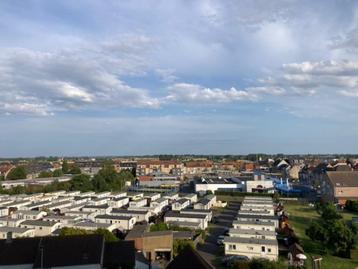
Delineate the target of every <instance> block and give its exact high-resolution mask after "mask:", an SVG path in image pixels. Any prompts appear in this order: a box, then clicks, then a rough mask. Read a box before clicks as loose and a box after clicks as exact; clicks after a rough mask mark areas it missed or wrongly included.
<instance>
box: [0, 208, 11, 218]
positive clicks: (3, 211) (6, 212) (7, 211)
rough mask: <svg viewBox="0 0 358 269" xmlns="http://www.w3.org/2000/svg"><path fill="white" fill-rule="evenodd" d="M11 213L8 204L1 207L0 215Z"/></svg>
mask: <svg viewBox="0 0 358 269" xmlns="http://www.w3.org/2000/svg"><path fill="white" fill-rule="evenodd" d="M7 215H9V209H8V208H7V207H6V206H1V207H0V217H4V216H7Z"/></svg>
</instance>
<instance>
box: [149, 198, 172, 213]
mask: <svg viewBox="0 0 358 269" xmlns="http://www.w3.org/2000/svg"><path fill="white" fill-rule="evenodd" d="M167 205H169V201H168V199H167V198H159V199H158V200H155V201H152V202H151V203H150V207H155V208H158V210H159V211H161V210H162V209H163V208H164V207H166V206H167Z"/></svg>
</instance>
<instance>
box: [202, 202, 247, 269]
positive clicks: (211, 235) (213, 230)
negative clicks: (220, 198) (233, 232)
mask: <svg viewBox="0 0 358 269" xmlns="http://www.w3.org/2000/svg"><path fill="white" fill-rule="evenodd" d="M239 208H240V203H239V202H229V204H228V205H227V207H226V208H225V209H224V210H218V209H214V210H213V218H216V219H217V220H218V221H217V223H211V224H210V228H209V231H208V236H207V238H206V239H205V243H204V244H202V245H198V247H197V250H198V251H199V253H200V255H201V256H202V257H203V258H204V259H205V260H206V261H207V262H209V263H210V264H211V265H212V266H214V265H213V260H214V259H215V258H216V257H218V256H221V255H223V253H222V252H223V250H222V247H221V251H220V246H218V245H217V244H216V241H217V238H218V236H219V235H222V234H224V233H225V232H226V231H227V230H228V229H229V228H231V226H232V221H233V220H234V219H235V217H236V215H237V212H238V210H239Z"/></svg>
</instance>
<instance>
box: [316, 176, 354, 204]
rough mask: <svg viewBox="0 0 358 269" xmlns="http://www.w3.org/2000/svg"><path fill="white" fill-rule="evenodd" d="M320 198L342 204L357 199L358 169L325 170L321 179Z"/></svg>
mask: <svg viewBox="0 0 358 269" xmlns="http://www.w3.org/2000/svg"><path fill="white" fill-rule="evenodd" d="M321 192H322V198H323V199H325V200H327V201H332V202H335V203H338V204H341V205H344V204H345V203H346V201H347V200H358V171H342V172H341V171H339V172H338V171H327V172H326V173H325V174H324V175H323V176H322V179H321Z"/></svg>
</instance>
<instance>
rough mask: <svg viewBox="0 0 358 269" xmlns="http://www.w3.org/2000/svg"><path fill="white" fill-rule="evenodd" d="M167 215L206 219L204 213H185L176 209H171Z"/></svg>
mask: <svg viewBox="0 0 358 269" xmlns="http://www.w3.org/2000/svg"><path fill="white" fill-rule="evenodd" d="M165 217H175V218H188V219H189V218H190V219H205V218H206V216H205V215H202V214H185V213H179V212H174V211H169V212H167V213H166V214H165Z"/></svg>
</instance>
